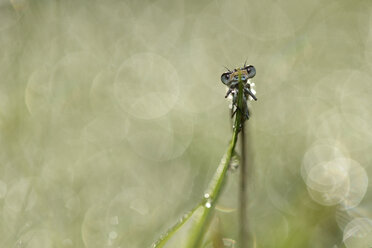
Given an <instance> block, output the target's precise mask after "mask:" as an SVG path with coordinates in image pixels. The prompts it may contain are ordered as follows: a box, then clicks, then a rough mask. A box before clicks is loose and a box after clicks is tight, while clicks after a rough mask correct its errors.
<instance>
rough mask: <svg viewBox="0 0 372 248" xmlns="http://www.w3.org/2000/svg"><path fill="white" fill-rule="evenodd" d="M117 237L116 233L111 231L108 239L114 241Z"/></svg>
mask: <svg viewBox="0 0 372 248" xmlns="http://www.w3.org/2000/svg"><path fill="white" fill-rule="evenodd" d="M117 237H118V234H117V232H115V231H112V232H110V233H109V238H110V239H116V238H117Z"/></svg>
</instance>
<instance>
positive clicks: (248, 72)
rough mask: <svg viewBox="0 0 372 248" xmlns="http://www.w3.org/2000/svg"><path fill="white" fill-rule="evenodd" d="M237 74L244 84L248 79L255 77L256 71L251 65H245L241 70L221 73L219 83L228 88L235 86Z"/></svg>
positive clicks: (237, 78) (237, 79)
mask: <svg viewBox="0 0 372 248" xmlns="http://www.w3.org/2000/svg"><path fill="white" fill-rule="evenodd" d="M239 74H240V77H241V80H242V81H243V82H246V81H247V80H248V79H250V78H253V77H254V76H255V75H256V69H255V68H254V66H253V65H247V66H244V67H242V68H237V69H234V70H233V71H230V70H229V71H228V72H225V73H222V75H221V81H222V83H223V84H225V85H227V86H228V87H231V86H234V85H237V83H238V81H239Z"/></svg>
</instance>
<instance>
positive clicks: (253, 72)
mask: <svg viewBox="0 0 372 248" xmlns="http://www.w3.org/2000/svg"><path fill="white" fill-rule="evenodd" d="M244 69H245V70H247V72H248V77H249V78H253V77H254V76H255V75H256V69H255V68H254V66H253V65H248V66H246V67H245V68H244Z"/></svg>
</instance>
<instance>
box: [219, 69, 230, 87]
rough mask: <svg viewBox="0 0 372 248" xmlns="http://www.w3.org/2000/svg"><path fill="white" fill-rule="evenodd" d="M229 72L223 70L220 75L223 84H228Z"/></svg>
mask: <svg viewBox="0 0 372 248" xmlns="http://www.w3.org/2000/svg"><path fill="white" fill-rule="evenodd" d="M230 75H231V72H225V73H223V74H222V75H221V81H222V83H223V84H228V83H229V81H230Z"/></svg>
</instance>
